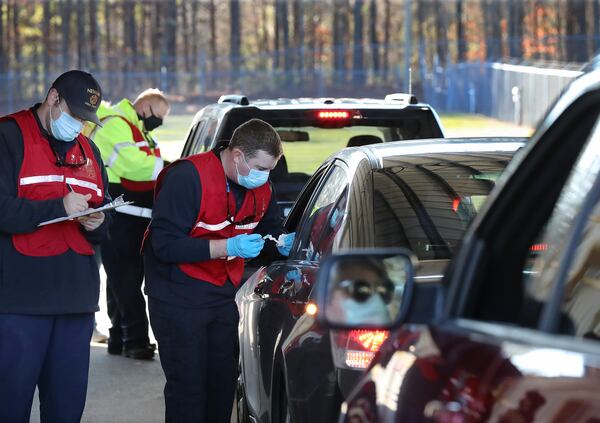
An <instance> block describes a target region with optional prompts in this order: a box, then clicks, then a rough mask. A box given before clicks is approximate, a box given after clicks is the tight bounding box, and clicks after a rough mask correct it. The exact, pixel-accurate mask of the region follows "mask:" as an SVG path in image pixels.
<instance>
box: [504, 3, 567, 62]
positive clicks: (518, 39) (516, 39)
mask: <svg viewBox="0 0 600 423" xmlns="http://www.w3.org/2000/svg"><path fill="white" fill-rule="evenodd" d="M561 1H562V0H561ZM524 7H525V6H524V5H523V0H510V2H509V13H508V54H509V55H510V57H514V58H518V59H521V58H522V57H523V19H524V17H525V9H524Z"/></svg>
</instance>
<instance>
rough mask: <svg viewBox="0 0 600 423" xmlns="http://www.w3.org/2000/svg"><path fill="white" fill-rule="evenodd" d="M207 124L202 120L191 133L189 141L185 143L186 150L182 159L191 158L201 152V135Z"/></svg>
mask: <svg viewBox="0 0 600 423" xmlns="http://www.w3.org/2000/svg"><path fill="white" fill-rule="evenodd" d="M205 123H206V120H205V119H201V120H199V121H198V123H196V124H195V125H194V126H193V127H192V129H191V130H190V132H189V135H188V137H187V140H186V141H185V148H184V149H183V153H182V154H181V156H182V157H187V156H191V155H192V154H197V153H200V152H201V150H200V149H201V147H202V146H201V144H200V135H201V134H202V130H203V129H204V125H205Z"/></svg>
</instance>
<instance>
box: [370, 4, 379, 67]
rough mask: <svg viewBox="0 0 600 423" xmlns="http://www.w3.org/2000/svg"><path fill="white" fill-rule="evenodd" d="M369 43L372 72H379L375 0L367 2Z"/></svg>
mask: <svg viewBox="0 0 600 423" xmlns="http://www.w3.org/2000/svg"><path fill="white" fill-rule="evenodd" d="M369 43H370V44H371V63H372V66H373V73H374V74H375V76H376V77H377V75H378V73H379V40H378V37H377V0H371V2H370V3H369Z"/></svg>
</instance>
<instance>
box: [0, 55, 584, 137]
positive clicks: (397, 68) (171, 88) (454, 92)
mask: <svg viewBox="0 0 600 423" xmlns="http://www.w3.org/2000/svg"><path fill="white" fill-rule="evenodd" d="M201 63H206V61H204V62H202V61H201ZM580 68H581V65H574V64H572V65H565V64H563V63H544V62H536V63H521V64H515V63H497V62H466V63H457V64H449V65H447V66H439V65H434V66H427V65H426V64H425V63H420V64H419V66H418V69H415V70H414V71H413V72H412V75H413V76H412V90H413V93H414V94H416V95H417V97H418V99H419V100H421V101H423V102H427V103H430V104H431V105H433V106H434V107H435V108H436V109H437V110H438V111H439V112H445V113H479V114H483V115H487V116H491V117H494V118H498V119H501V120H504V121H509V122H513V123H516V124H520V125H526V126H535V124H536V123H537V121H538V119H539V118H540V117H542V116H543V115H544V113H545V112H546V110H547V109H548V107H549V106H550V105H551V104H552V103H553V102H554V100H555V99H556V98H557V97H558V96H559V94H560V93H561V91H562V90H563V89H564V87H565V86H566V85H567V84H568V83H569V82H570V81H571V80H573V79H574V78H575V77H577V76H578V75H579V74H580V73H581V72H580V71H579V70H578V69H580ZM93 73H94V76H95V77H96V78H97V79H98V81H99V82H100V84H101V86H102V88H103V92H104V98H105V99H108V100H111V101H118V100H120V99H121V98H123V97H128V98H135V97H136V96H137V94H138V93H139V92H141V91H142V90H144V89H146V88H148V87H157V88H160V89H161V90H163V91H164V92H166V93H167V94H168V95H169V96H170V97H171V98H172V100H173V101H172V103H173V105H174V110H173V111H174V112H175V113H177V112H183V111H187V112H194V111H196V110H198V109H199V108H200V107H201V106H203V105H205V104H207V103H210V102H213V101H216V99H217V98H218V97H219V96H220V95H222V94H225V93H243V94H245V95H247V96H248V97H249V98H251V99H257V98H279V97H318V98H321V97H374V98H383V97H384V96H385V95H386V94H389V93H392V92H401V91H403V90H405V87H406V86H407V85H408V84H406V81H405V70H404V68H403V66H402V65H400V64H397V65H394V66H392V65H390V66H388V67H387V68H386V69H385V70H378V71H375V70H373V69H372V68H370V69H363V70H347V69H344V70H337V71H336V70H335V69H326V68H315V69H308V68H304V69H293V70H288V71H284V70H277V69H275V70H274V69H259V70H246V69H244V68H240V69H239V70H231V69H229V68H225V67H224V68H223V69H215V70H210V69H208V66H207V65H206V64H204V65H202V66H200V67H199V69H198V71H197V72H185V71H174V72H172V71H169V70H168V69H166V68H165V67H163V68H162V69H160V70H159V71H156V72H93ZM56 76H57V74H44V73H32V72H28V73H25V72H24V73H17V72H8V73H5V74H0V87H1V89H2V92H3V95H2V96H1V97H0V113H1V114H3V115H4V114H7V113H10V112H13V111H15V110H19V109H21V108H24V107H29V106H30V105H31V104H33V103H35V102H38V101H40V100H42V98H43V96H44V95H45V91H46V89H47V88H48V87H49V85H50V84H51V83H52V81H53V80H54V79H55V78H56Z"/></svg>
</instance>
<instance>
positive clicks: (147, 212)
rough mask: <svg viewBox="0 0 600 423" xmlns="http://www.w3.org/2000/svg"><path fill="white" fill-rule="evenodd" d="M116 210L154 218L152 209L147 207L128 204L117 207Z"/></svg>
mask: <svg viewBox="0 0 600 423" xmlns="http://www.w3.org/2000/svg"><path fill="white" fill-rule="evenodd" d="M115 210H116V211H118V212H119V213H123V214H128V215H131V216H137V217H145V218H146V219H150V218H152V209H148V208H146V207H138V206H131V205H127V206H121V207H117V208H116V209H115Z"/></svg>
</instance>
